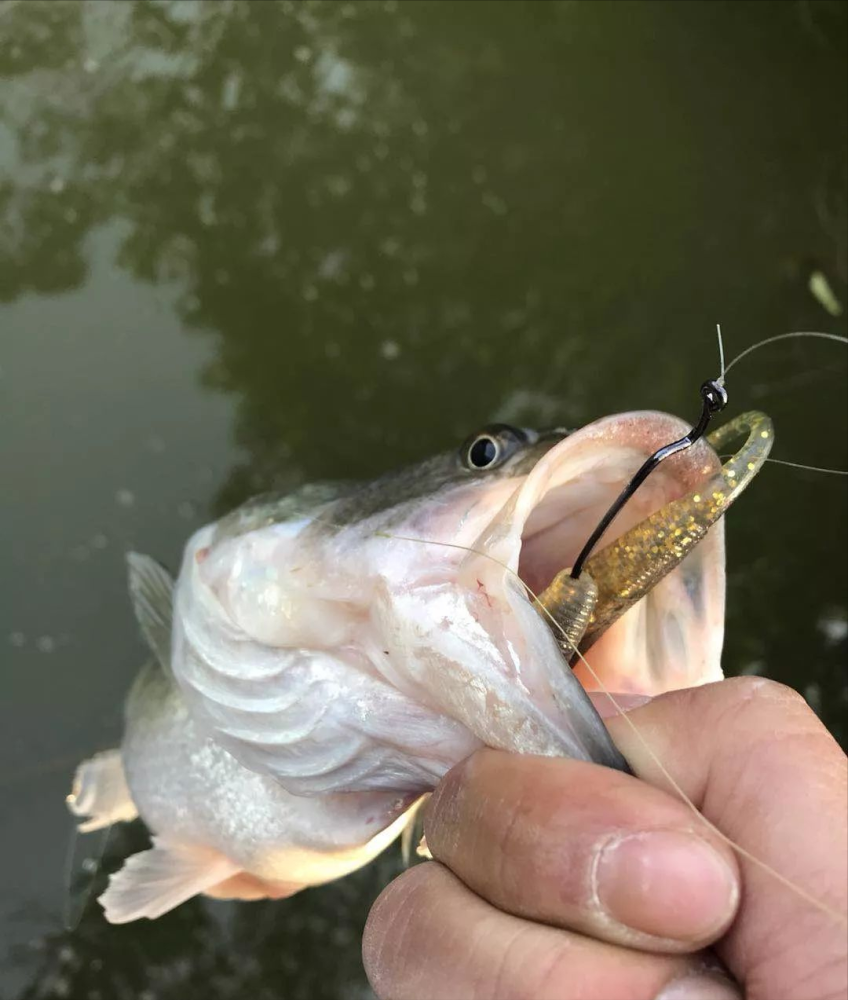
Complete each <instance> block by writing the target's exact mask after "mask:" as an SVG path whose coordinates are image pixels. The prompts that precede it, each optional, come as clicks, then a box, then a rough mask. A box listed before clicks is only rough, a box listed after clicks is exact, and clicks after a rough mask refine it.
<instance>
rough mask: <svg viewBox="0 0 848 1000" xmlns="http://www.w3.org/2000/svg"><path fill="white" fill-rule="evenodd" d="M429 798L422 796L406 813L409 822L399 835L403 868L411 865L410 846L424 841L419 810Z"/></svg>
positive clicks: (422, 821) (422, 820)
mask: <svg viewBox="0 0 848 1000" xmlns="http://www.w3.org/2000/svg"><path fill="white" fill-rule="evenodd" d="M429 798H430V796H429V795H422V796H421V798H420V799H419V800H418V801H417V802H416V803H415V804H414V805H413V806H412V808H411V809H410V810H409V812H408V813H407V817H408V820H409V821H408V822H407V824H406V826H405V827H404V828H403V830H402V831H401V835H400V854H401V858H402V859H403V866H404V868H409V866H410V865H411V864H412V845H413V844H414V843H415V841H416V839H420V840H421V841H423V840H424V816H423V813H422V812H421V809H422V807H423V806H424V805H425V804H426V802H427V801H428V799H429Z"/></svg>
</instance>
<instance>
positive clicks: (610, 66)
mask: <svg viewBox="0 0 848 1000" xmlns="http://www.w3.org/2000/svg"><path fill="white" fill-rule="evenodd" d="M845 11H846V8H845V6H844V5H842V4H838V3H829V2H807V3H794V2H792V3H788V2H780V3H770V2H760V3H756V4H751V3H748V4H738V3H722V2H709V3H704V2H690V3H686V4H669V3H664V2H659V3H644V2H627V3H615V2H608V3H603V4H601V3H584V2H565V0H563V2H557V0H542V2H538V3H533V2H522V3H518V2H512V0H510V2H490V0H475V2H473V3H470V2H454V3H450V4H449V3H444V2H439V0H433V2H416V0H403V2H400V3H395V2H392V0H388V2H370V0H365V2H355V3H336V2H330V0H327V2H320V3H310V2H297V3H287V2H270V0H269V2H262V3H258V2H224V0H220V2H214V3H211V2H210V3H191V2H172V3H158V2H149V3H134V2H126V3H114V2H87V3H86V2H62V0H50V2H49V3H43V2H39V0H27V2H16V0H5V2H3V3H2V4H0V81H2V82H0V372H2V374H1V375H0V408H2V415H1V416H0V421H1V422H0V468H2V469H3V487H2V494H0V503H2V520H0V523H2V525H3V549H4V558H3V561H2V568H0V587H2V598H1V599H0V648H2V650H3V656H2V680H0V685H2V686H1V687H0V690H2V706H0V754H2V761H3V764H2V773H0V789H1V790H2V796H3V809H2V813H0V859H2V861H0V865H2V873H0V885H2V890H3V891H2V893H0V923H1V924H2V930H0V942H2V945H0V947H1V948H2V950H3V953H4V968H3V971H2V973H0V996H3V997H12V996H16V997H17V996H20V997H33V998H35V997H37V998H48V997H49V998H54V997H55V998H61V997H71V998H73V1000H86V998H87V1000H98V998H101V1000H121V998H124V997H126V998H133V1000H152V998H154V997H155V998H163V1000H170V998H180V1000H191V998H195V997H197V998H203V1000H206V998H210V1000H220V998H228V997H247V996H250V997H256V998H264V997H269V998H270V997H274V998H276V997H282V996H285V997H286V998H298V997H308V998H318V1000H320V998H324V997H326V998H333V1000H335V998H338V997H344V998H355V997H364V996H367V995H368V994H367V987H366V985H365V981H364V977H363V973H362V970H361V965H360V960H359V952H358V940H359V935H360V932H361V927H362V923H363V921H364V919H365V916H366V914H367V911H368V907H369V905H370V903H371V901H372V900H373V898H374V897H375V895H376V894H377V892H379V889H380V887H381V886H382V885H383V884H385V882H386V881H387V880H388V878H390V877H391V874H392V873H393V872H394V871H396V870H397V868H398V860H397V857H396V855H395V854H394V853H391V854H390V855H387V856H386V857H385V858H384V859H382V860H381V861H380V862H379V863H378V864H377V865H374V866H372V867H371V868H369V869H367V870H365V871H363V872H360V873H358V874H357V875H355V876H353V877H352V878H349V879H347V880H345V881H344V882H341V883H338V884H336V885H333V886H330V887H326V888H323V889H320V890H313V891H310V892H307V893H304V894H302V895H299V896H298V897H296V898H295V899H293V900H291V901H289V902H281V903H252V904H242V905H238V904H222V903H209V902H200V901H194V902H191V903H189V904H187V905H186V906H184V907H181V908H180V909H179V910H178V911H177V912H175V913H173V914H171V915H169V916H167V917H165V918H163V919H161V920H159V921H156V922H154V923H148V922H142V923H139V924H133V925H129V926H126V927H120V928H111V927H109V926H107V925H106V924H105V922H104V921H103V920H102V917H101V915H100V911H99V909H98V907H97V906H96V905H91V906H89V907H88V908H87V910H86V911H85V912H84V914H83V917H82V920H81V922H80V923H79V926H78V927H77V929H76V930H75V931H74V932H71V933H68V932H65V931H64V930H63V929H62V914H63V909H64V898H65V895H66V893H65V888H64V876H63V866H64V863H65V856H66V851H67V846H68V839H69V832H70V823H69V820H68V818H67V816H66V813H65V807H64V803H63V799H64V795H65V794H66V792H67V790H68V784H69V778H70V774H71V772H72V769H73V766H74V764H75V763H76V761H77V760H78V759H80V758H81V757H83V756H86V755H88V754H90V753H91V752H92V751H94V750H97V749H101V748H105V747H108V746H111V745H114V744H115V743H116V742H117V740H118V739H119V734H120V724H121V703H122V699H123V697H124V693H125V691H126V689H127V687H128V685H129V684H130V682H131V680H132V677H133V675H134V673H135V671H136V670H137V668H138V666H139V665H140V663H141V661H142V658H143V656H144V650H143V648H142V645H141V642H140V640H139V638H138V636H137V633H136V629H135V626H134V623H133V621H132V616H131V612H130V609H129V605H128V601H127V599H126V595H125V582H124V569H123V554H124V552H125V551H126V550H127V549H128V548H130V547H134V548H138V549H140V550H141V551H145V552H150V553H151V554H153V555H154V556H156V557H157V558H159V559H160V560H162V561H164V562H165V563H166V564H169V565H170V566H172V567H174V566H176V564H177V562H178V559H179V555H180V550H181V546H182V544H183V542H184V540H185V539H186V537H187V536H188V534H189V533H190V532H191V531H192V530H193V529H194V528H196V527H197V526H199V525H200V524H202V523H204V522H205V521H206V520H208V519H209V518H211V517H214V516H218V515H220V514H221V513H222V512H224V511H225V510H226V509H227V508H229V507H230V506H232V505H233V504H234V503H236V502H238V501H240V500H241V499H243V498H245V497H246V496H247V495H249V494H250V493H251V492H254V491H257V490H260V489H266V488H268V487H269V486H272V485H275V486H281V487H284V488H285V487H286V486H293V485H296V484H298V483H301V482H303V481H308V480H310V479H313V478H333V477H351V476H354V477H363V476H370V475H373V474H375V473H378V472H381V471H384V470H386V469H389V468H392V467H395V466H397V465H398V464H400V463H402V462H407V461H412V460H415V459H418V458H420V457H423V456H425V455H426V454H428V453H429V452H432V451H435V450H441V449H443V448H444V447H446V446H447V445H449V444H451V443H454V442H455V443H458V442H459V441H461V440H462V439H463V438H464V437H465V436H466V435H467V434H468V433H469V431H471V430H472V429H474V428H475V427H476V426H477V425H479V424H481V423H484V422H486V421H488V420H490V419H493V418H494V419H503V420H510V421H516V422H527V423H529V424H550V423H552V422H557V423H565V424H568V425H573V426H578V425H580V424H582V423H584V422H586V421H588V420H590V419H593V418H594V417H597V416H600V415H603V414H606V413H610V412H614V411H619V410H623V409H630V408H660V409H665V410H670V411H672V412H675V413H678V414H680V415H681V416H684V417H690V418H694V417H696V416H697V413H698V412H699V397H698V386H699V385H700V383H701V382H702V381H703V380H704V379H705V378H707V377H709V376H713V375H715V374H717V357H716V346H715V340H714V335H713V325H714V323H715V322H716V321H717V320H720V321H721V322H722V324H723V329H724V332H725V336H726V340H727V343H728V351H729V352H730V353H731V354H732V353H735V352H736V351H738V350H740V349H741V348H742V347H743V346H745V345H747V344H749V343H752V342H754V341H755V340H758V339H760V338H763V337H766V336H770V335H772V334H777V333H781V332H784V331H788V330H798V329H814V330H816V329H817V330H825V331H830V332H841V333H845V321H844V316H843V317H836V316H833V315H831V314H830V313H829V312H828V311H827V310H826V309H825V308H824V307H823V305H822V303H821V302H820V301H818V300H817V299H816V298H815V297H814V296H813V295H812V294H811V292H810V289H809V287H808V282H809V279H810V276H811V275H812V274H813V273H816V272H820V273H821V274H822V275H824V276H825V278H826V279H827V281H828V282H829V284H830V286H831V288H832V289H833V291H834V293H835V294H836V296H837V298H838V299H839V300H840V301H841V302H842V303H843V304H845V302H846V299H848V290H846V235H845V234H846V136H848V130H847V129H846V95H845V87H844V78H845V69H846V16H845ZM845 383H846V365H845V352H844V349H842V348H840V347H838V346H835V345H833V344H826V343H822V342H813V341H806V342H793V343H789V344H784V345H778V346H775V347H774V348H771V349H768V350H763V351H762V352H760V353H758V354H756V355H754V356H752V357H751V358H750V359H746V360H745V361H744V362H742V363H741V364H740V365H739V367H738V368H737V369H734V372H733V377H732V379H731V381H730V384H729V388H730V392H731V411H730V412H741V411H742V410H743V409H746V408H749V407H752V406H755V407H759V408H763V409H766V410H767V411H768V412H769V413H770V414H771V415H772V416H773V418H774V420H775V423H776V427H777V442H776V445H775V450H774V455H775V457H782V458H785V459H788V460H795V461H799V462H804V463H808V464H813V465H826V466H832V467H837V468H845V467H846V420H845ZM845 502H846V485H845V482H844V480H840V479H838V478H837V477H826V476H821V475H817V474H814V473H805V472H799V471H796V470H791V469H786V468H782V467H778V466H771V467H768V468H767V469H766V470H765V471H764V472H763V473H762V474H761V476H760V477H759V478H758V479H757V481H756V483H755V484H754V486H753V487H752V488H751V490H750V491H749V492H748V493H747V494H746V495H745V498H744V499H743V500H742V501H741V502H740V503H739V505H738V506H736V507H734V509H733V511H732V513H731V515H730V516H729V518H728V540H729V549H728V552H729V588H728V606H729V615H728V636H727V645H726V658H725V662H726V667H727V669H728V672H731V673H738V672H748V673H761V674H764V675H768V676H771V677H776V678H779V679H780V680H783V681H785V682H786V683H789V684H792V685H793V686H795V687H796V688H798V689H799V690H801V691H802V692H803V693H804V694H805V696H806V697H807V698H808V700H809V701H810V703H811V704H812V705H813V706H814V707H815V708H816V709H817V710H818V711H819V712H820V713H821V714H822V716H823V718H824V719H825V721H826V723H827V724H828V725H829V726H830V727H831V728H832V729H833V730H834V732H836V733H837V734H838V735H839V736H840V737H841V738H843V739H844V737H845V735H846V728H845V722H844V716H845V710H846V705H848V700H847V699H848V687H847V686H846V676H845V658H846V630H848V624H847V623H848V599H847V598H846V591H847V590H848V587H846V569H845V567H846V549H847V548H848V542H847V541H846V529H845ZM142 837H143V833H142V831H140V830H136V829H134V828H130V829H129V830H126V831H116V832H115V833H114V834H113V836H112V837H111V838H110V841H109V843H108V845H107V847H106V852H105V859H104V860H105V865H106V867H107V868H108V867H109V866H110V865H111V866H113V867H114V866H115V865H117V864H118V863H119V862H120V859H121V857H122V856H124V855H125V854H126V853H127V852H128V851H130V850H131V849H133V847H137V846H138V844H139V843H141V839H142Z"/></svg>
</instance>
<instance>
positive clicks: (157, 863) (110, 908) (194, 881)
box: [98, 837, 241, 924]
mask: <svg viewBox="0 0 848 1000" xmlns="http://www.w3.org/2000/svg"><path fill="white" fill-rule="evenodd" d="M240 870H241V869H240V868H239V866H238V865H237V864H235V862H233V861H230V859H229V858H227V857H225V856H224V855H223V854H221V853H220V852H219V851H216V850H215V849H214V848H212V847H203V846H200V845H198V844H184V843H178V842H176V841H169V840H166V839H164V838H161V837H154V838H153V847H151V848H150V850H147V851H141V852H140V853H139V854H133V855H132V856H131V857H129V858H127V860H126V861H125V862H124V866H123V868H121V869H120V871H118V872H116V873H115V874H114V875H112V876H111V878H110V879H109V886H108V888H107V889H106V891H105V892H104V893H103V894H102V895H101V896H100V897H99V900H98V901H99V903H100V905H101V906H102V907H103V909H104V911H105V912H106V919H107V920H108V921H109V923H111V924H126V923H128V922H129V921H130V920H138V919H140V918H141V917H147V918H148V919H150V920H154V919H155V918H156V917H161V916H162V914H163V913H167V912H168V910H173V909H174V907H175V906H179V905H180V903H184V902H185V901H186V900H188V899H191V897H192V896H196V895H197V894H198V893H201V892H205V891H206V890H207V889H210V888H211V887H212V886H214V885H217V884H218V883H219V882H223V881H225V880H226V879H229V878H232V877H233V875H235V874H236V873H237V872H239V871H240Z"/></svg>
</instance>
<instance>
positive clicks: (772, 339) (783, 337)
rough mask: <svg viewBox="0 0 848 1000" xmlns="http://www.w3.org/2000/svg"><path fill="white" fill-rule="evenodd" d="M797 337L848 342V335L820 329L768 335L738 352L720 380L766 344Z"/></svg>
mask: <svg viewBox="0 0 848 1000" xmlns="http://www.w3.org/2000/svg"><path fill="white" fill-rule="evenodd" d="M796 337H817V338H819V339H821V340H835V341H836V342H837V343H838V344H848V337H843V336H841V335H840V334H838V333H819V332H818V331H806V330H799V331H796V332H793V333H778V334H777V335H776V336H774V337H766V339H765V340H761V341H759V343H757V344H751V346H750V347H746V348H745V350H744V351H742V353H741V354H737V355H736V357H735V358H734V359H733V360H732V361H731V362H730V364H729V365H728V366H727V368H726V369H725V371H724V374H723V375H722V376H721V378H720V379H719V381H720V382H721V383H722V384H723V383H724V377H725V375H727V373H728V372H729V371H730V369H731V368H732V367H733V366H734V365H736V364H738V363H739V362H740V361H741V360H742V358H746V357H747V356H748V355H749V354H751V353H752V352H753V351H757V350H759V349H760V348H761V347H765V346H766V344H774V343H776V342H777V341H778V340H791V339H793V338H796Z"/></svg>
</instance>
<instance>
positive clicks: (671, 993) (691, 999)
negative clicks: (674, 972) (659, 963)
mask: <svg viewBox="0 0 848 1000" xmlns="http://www.w3.org/2000/svg"><path fill="white" fill-rule="evenodd" d="M656 1000H742V992H741V990H739V989H738V988H737V987H736V986H735V985H734V984H733V983H732V982H731V981H730V980H729V979H728V978H727V977H726V976H722V975H719V974H718V973H713V972H696V973H693V974H692V975H689V976H684V977H683V978H682V979H675V980H673V982H670V983H668V984H667V985H666V986H664V987H663V988H662V989H661V990H660V992H659V993H658V994H657V996H656Z"/></svg>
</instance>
